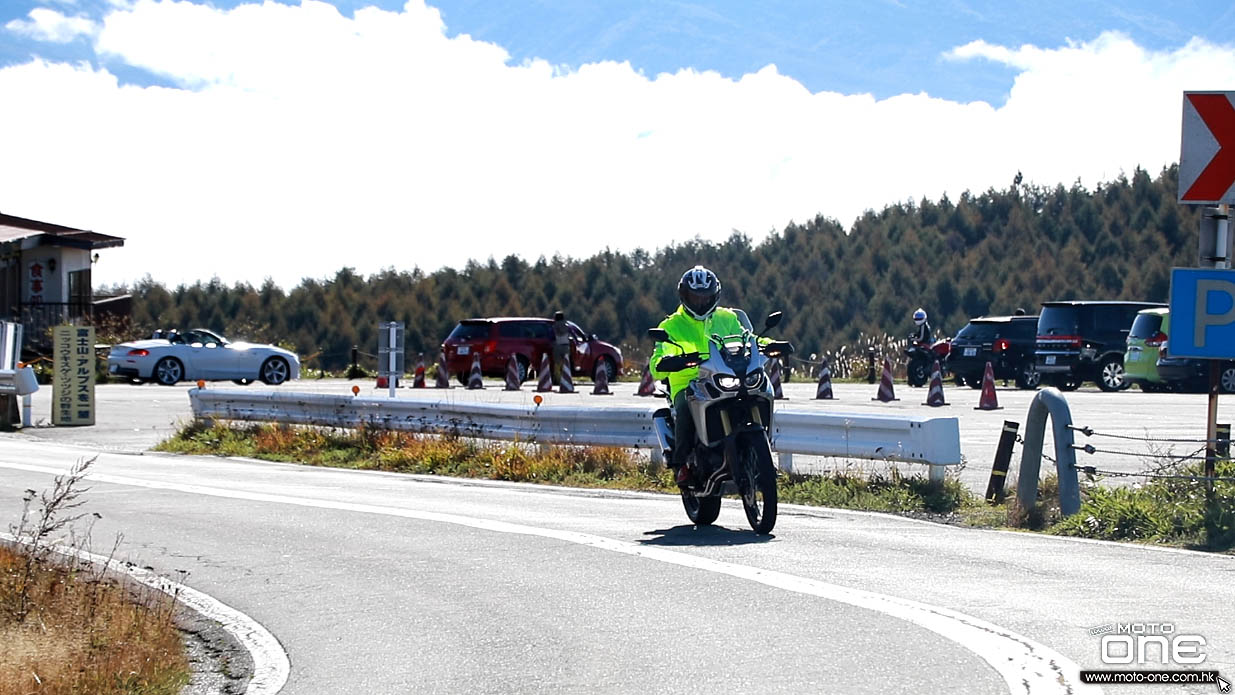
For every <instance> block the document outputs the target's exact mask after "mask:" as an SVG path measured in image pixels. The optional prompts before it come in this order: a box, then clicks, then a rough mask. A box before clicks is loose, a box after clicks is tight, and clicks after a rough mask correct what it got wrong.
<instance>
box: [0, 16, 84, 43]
mask: <svg viewBox="0 0 1235 695" xmlns="http://www.w3.org/2000/svg"><path fill="white" fill-rule="evenodd" d="M26 16H27V17H29V18H30V19H28V20H22V19H14V20H11V21H9V22H8V23H7V24H5V25H4V28H5V29H8V30H9V31H11V32H14V33H16V34H19V35H21V36H26V37H29V38H32V39H35V40H36V41H50V42H52V43H68V42H70V41H72V40H73V39H75V38H77V37H79V36H93V35H94V34H95V33H96V32H98V30H99V27H98V25H97V24H95V23H94V22H93V21H91V20H90V19H89V18H88V17H80V16H79V17H68V16H65V15H64V14H63V13H61V12H59V11H57V10H51V9H48V8H46V7H36V8H34V9H33V10H30V13H29V14H27V15H26Z"/></svg>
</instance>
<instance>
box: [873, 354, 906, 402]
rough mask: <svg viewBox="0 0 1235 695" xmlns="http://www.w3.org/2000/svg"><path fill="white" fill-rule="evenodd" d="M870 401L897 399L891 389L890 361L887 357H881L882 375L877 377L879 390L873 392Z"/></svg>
mask: <svg viewBox="0 0 1235 695" xmlns="http://www.w3.org/2000/svg"><path fill="white" fill-rule="evenodd" d="M871 400H872V401H883V402H884V403H887V402H889V401H899V400H900V399H899V398H897V397H896V393H895V391H893V389H892V362H891V361H890V360H888V358H886V357H885V358H883V376H881V377H880V378H879V391H877V392H876V393H875V397H874V398H872V399H871Z"/></svg>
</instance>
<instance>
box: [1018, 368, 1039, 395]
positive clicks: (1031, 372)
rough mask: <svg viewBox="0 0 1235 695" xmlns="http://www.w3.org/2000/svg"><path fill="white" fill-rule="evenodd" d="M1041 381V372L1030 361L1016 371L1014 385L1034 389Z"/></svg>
mask: <svg viewBox="0 0 1235 695" xmlns="http://www.w3.org/2000/svg"><path fill="white" fill-rule="evenodd" d="M1041 383H1042V372H1039V371H1038V368H1037V367H1036V366H1034V364H1033V363H1032V362H1029V363H1026V364H1024V365H1021V368H1020V369H1018V370H1017V372H1016V386H1017V388H1022V389H1036V388H1038V386H1039V385H1040V384H1041Z"/></svg>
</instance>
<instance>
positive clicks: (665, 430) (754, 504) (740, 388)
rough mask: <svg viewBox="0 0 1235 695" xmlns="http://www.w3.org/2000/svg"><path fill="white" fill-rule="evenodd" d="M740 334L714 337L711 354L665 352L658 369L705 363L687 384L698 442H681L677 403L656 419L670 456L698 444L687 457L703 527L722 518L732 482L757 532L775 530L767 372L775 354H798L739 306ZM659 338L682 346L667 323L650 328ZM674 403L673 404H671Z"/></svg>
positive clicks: (687, 494) (694, 516) (774, 318)
mask: <svg viewBox="0 0 1235 695" xmlns="http://www.w3.org/2000/svg"><path fill="white" fill-rule="evenodd" d="M738 317H739V320H740V321H741V323H742V325H743V331H742V333H741V334H740V335H729V336H720V335H713V336H712V337H711V338H710V341H709V342H710V343H711V346H710V350H709V356H708V358H707V359H703V358H702V357H701V356H700V355H699V353H698V352H690V353H685V354H681V355H670V356H667V357H663V358H661V360H660V361H659V362H657V363H656V368H657V369H658V370H659V371H662V372H679V371H682V370H683V369H689V368H691V367H698V368H699V375H698V376H697V377H695V378H694V379H693V380H692V381H691V382H690V385H689V386H687V387H686V402H687V404H688V405H689V406H690V414H691V417H693V418H694V421H695V438H696V441H694V442H675V441H673V432H674V427H673V409H672V408H671V407H670V408H661V409H659V410H657V411H656V412H655V413H654V414H653V415H652V419H653V422H654V423H655V427H654V429H655V431H656V436H657V438H658V439H659V442H660V447H661V449H662V451H663V452H664V454H665V457H666V458H668V457H671V456H672V450H673V447H675V446H688V447H692V449H691V451H690V453H689V454H688V455H687V457H686V464H685V465H686V466H687V470H688V471H689V472H690V479H689V482H687V483H686V484H685V485H682V486H681V493H682V506H683V507H685V508H686V516H687V517H689V518H690V520H691V522H693V523H695V524H698V525H701V526H702V525H707V524H711V523H713V522H715V521H716V517H717V516H719V515H720V505H721V496H722V494H723V489H724V487H725V484H726V483H733V485H734V486H736V488H737V492H738V495H740V496H741V498H742V507H743V508H744V509H745V510H746V520H747V521H748V522H750V526H751V528H752V529H754V530H755V533H760V534H766V533H771V532H772V527H773V526H775V525H776V467H775V465H774V464H773V463H772V447H771V443H770V442H769V440H768V432H769V431H770V430H771V428H772V403H773V393H772V386H771V383H770V382H769V380H768V377H767V373H766V371H765V365H766V364H767V363H768V360H769V359H771V358H774V357H779V356H781V355H787V354H789V353H791V352H793V346H792V345H790V344H789V343H788V342H784V341H773V342H769V343H767V344H766V345H760V344H759V341H758V338H759V335H758V334H756V333H754V331H753V330H752V329H751V327H750V321H749V320H748V319H747V318H746V315H745V314H744V313H741V312H739V314H738ZM780 318H781V313H780V312H779V311H778V312H775V313H773V314H770V315H769V316H768V318H767V322H766V324H765V325H764V327H763V331H762V332H763V333H766V332H767V331H768V330H769V329H771V328H772V327H774V326H775V325H776V324H777V323H779V322H780ZM648 335H650V336H651V337H652V339H653V340H656V341H658V342H662V343H670V344H672V345H677V347H678V348H679V349H682V346H681V345H678V344H677V343H675V342H673V341H672V340H671V339H670V338H669V333H668V332H667V331H665V330H664V329H661V328H652V329H649V330H648ZM670 405H672V403H670Z"/></svg>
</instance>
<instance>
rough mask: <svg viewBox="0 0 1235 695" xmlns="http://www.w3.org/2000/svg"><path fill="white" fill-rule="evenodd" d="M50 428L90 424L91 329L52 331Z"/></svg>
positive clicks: (91, 378) (71, 327)
mask: <svg viewBox="0 0 1235 695" xmlns="http://www.w3.org/2000/svg"><path fill="white" fill-rule="evenodd" d="M52 344H53V346H54V348H53V351H52V362H53V364H54V365H55V370H54V371H53V373H52V401H51V402H52V406H51V422H52V424H53V425H57V426H60V425H93V424H94V326H56V327H55V328H54V329H52Z"/></svg>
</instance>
